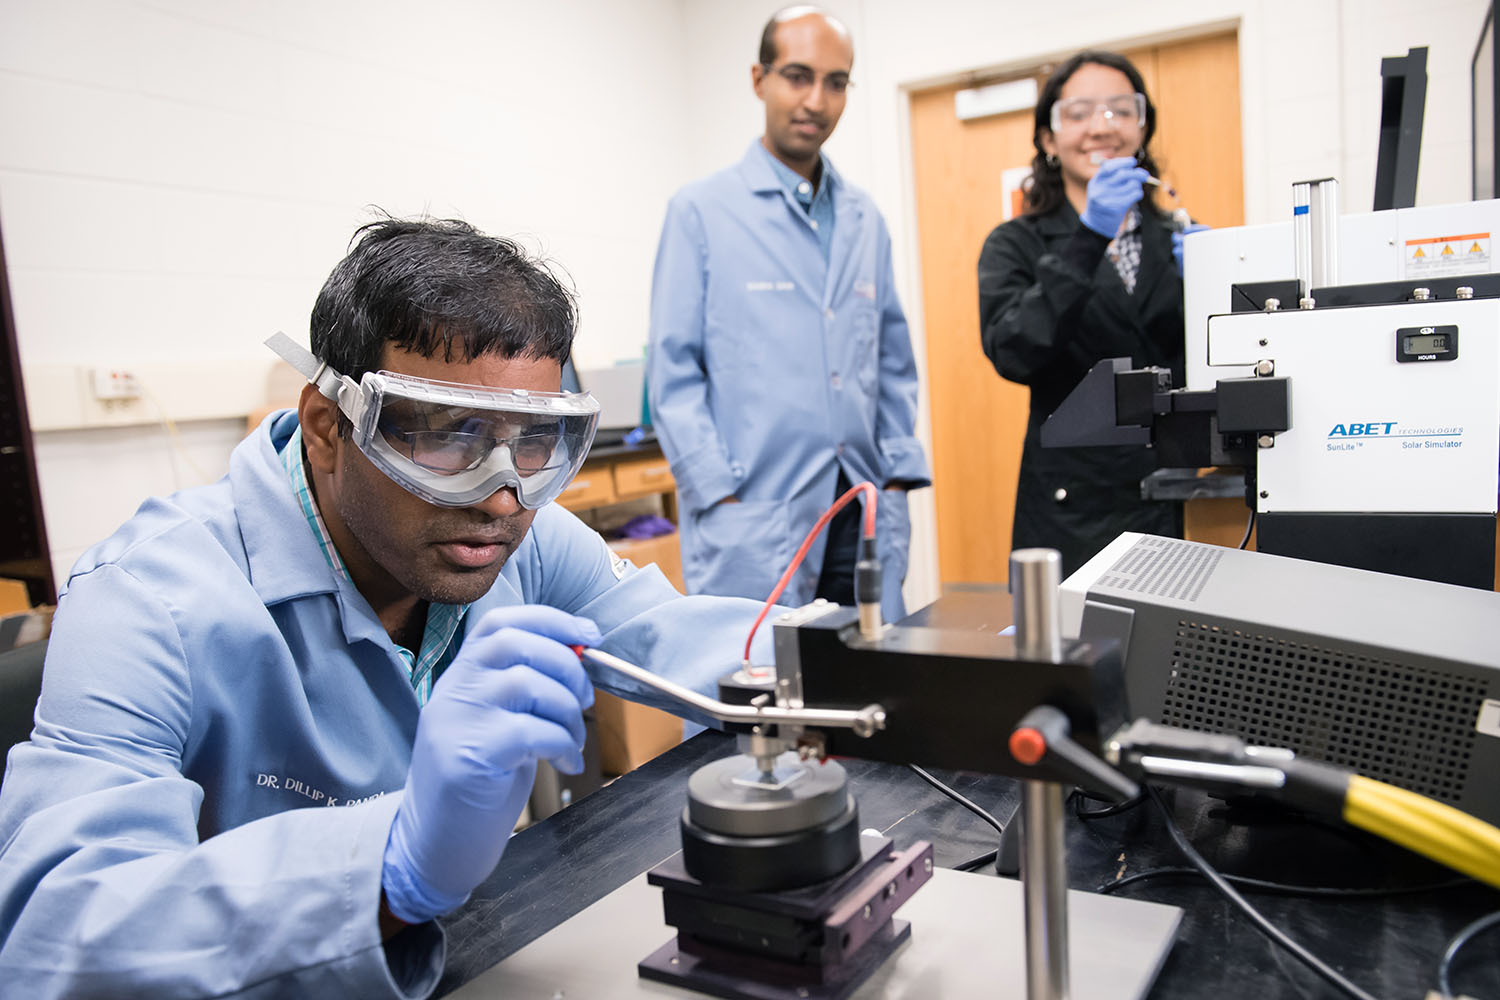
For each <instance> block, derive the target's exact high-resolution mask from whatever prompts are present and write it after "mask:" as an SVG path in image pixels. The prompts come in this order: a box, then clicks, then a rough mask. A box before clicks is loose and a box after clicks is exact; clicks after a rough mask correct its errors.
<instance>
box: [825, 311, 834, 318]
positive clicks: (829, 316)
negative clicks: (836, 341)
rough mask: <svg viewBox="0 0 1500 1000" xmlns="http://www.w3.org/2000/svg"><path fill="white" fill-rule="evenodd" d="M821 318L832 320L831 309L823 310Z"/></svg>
mask: <svg viewBox="0 0 1500 1000" xmlns="http://www.w3.org/2000/svg"><path fill="white" fill-rule="evenodd" d="M823 317H824V318H825V319H833V310H832V309H824V310H823Z"/></svg>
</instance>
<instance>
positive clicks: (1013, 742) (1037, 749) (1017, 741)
mask: <svg viewBox="0 0 1500 1000" xmlns="http://www.w3.org/2000/svg"><path fill="white" fill-rule="evenodd" d="M1046 752H1047V738H1046V737H1045V736H1043V735H1042V734H1041V733H1039V732H1038V731H1037V730H1035V729H1030V728H1027V729H1017V730H1016V731H1015V732H1013V733H1011V734H1010V755H1011V756H1012V757H1014V758H1015V759H1016V760H1018V761H1020V762H1021V763H1022V764H1025V765H1026V766H1027V767H1030V766H1031V765H1033V764H1035V763H1036V762H1037V761H1039V760H1041V759H1042V755H1043V754H1045V753H1046Z"/></svg>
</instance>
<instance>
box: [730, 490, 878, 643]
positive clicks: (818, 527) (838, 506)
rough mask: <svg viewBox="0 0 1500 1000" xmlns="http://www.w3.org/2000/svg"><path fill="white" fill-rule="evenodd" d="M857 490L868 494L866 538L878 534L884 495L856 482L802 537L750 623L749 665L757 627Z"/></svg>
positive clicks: (865, 516) (866, 499)
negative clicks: (878, 502)
mask: <svg viewBox="0 0 1500 1000" xmlns="http://www.w3.org/2000/svg"><path fill="white" fill-rule="evenodd" d="M856 493H863V494H864V495H865V512H864V529H863V537H865V538H874V537H875V502H876V500H877V499H878V498H879V496H880V491H879V490H877V489H876V488H875V484H874V483H872V482H870V481H868V480H866V481H865V482H862V483H855V484H854V485H853V486H851V487H849V489H848V491H846V492H845V493H844V495H843V496H841V497H839V498H838V499H837V500H835V501H834V502H833V506H832V507H829V508H828V509H827V510H826V511H824V512H823V516H822V517H820V518H818V523H817V524H815V525H813V526H812V530H811V531H809V532H808V533H807V537H806V538H804V539H803V540H802V547H801V548H799V549H798V550H797V554H796V555H794V556H792V563H791V565H790V566H788V567H787V568H786V572H785V573H783V574H782V576H781V580H780V582H778V583H777V584H776V589H775V590H773V591H771V596H770V597H768V598H766V605H765V607H763V608H761V609H760V614H758V615H756V616H755V624H754V625H751V626H750V634H749V635H748V636H746V637H745V666H746V667H749V665H750V643H752V642H753V641H755V630H756V629H758V628H760V623H761V622H763V621H765V619H766V615H767V613H769V612H770V610H771V608H772V607H773V606H774V605H775V604H776V599H777V598H778V597H780V596H781V592H782V591H783V590H786V585H787V584H789V583H791V582H792V574H794V573H796V572H797V567H798V566H800V565H802V558H803V557H804V556H806V555H807V550H808V549H810V548H812V543H813V539H815V538H817V537H818V533H819V532H821V531H822V530H823V529H824V528H826V527H827V526H828V522H829V521H831V520H833V515H835V514H837V513H838V512H839V511H841V510H843V509H844V506H845V505H846V504H847V503H848V502H849V501H850V500H853V499H854V495H855V494H856Z"/></svg>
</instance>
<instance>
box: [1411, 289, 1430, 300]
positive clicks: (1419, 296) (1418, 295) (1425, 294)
mask: <svg viewBox="0 0 1500 1000" xmlns="http://www.w3.org/2000/svg"><path fill="white" fill-rule="evenodd" d="M1411 297H1412V300H1413V301H1415V302H1426V301H1427V300H1428V299H1430V298H1432V289H1430V288H1413V289H1412V290H1411Z"/></svg>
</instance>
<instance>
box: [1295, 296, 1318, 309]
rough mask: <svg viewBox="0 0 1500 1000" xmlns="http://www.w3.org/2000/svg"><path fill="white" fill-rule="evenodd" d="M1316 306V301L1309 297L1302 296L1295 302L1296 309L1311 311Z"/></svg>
mask: <svg viewBox="0 0 1500 1000" xmlns="http://www.w3.org/2000/svg"><path fill="white" fill-rule="evenodd" d="M1317 304H1318V300H1317V299H1315V298H1313V297H1312V296H1311V295H1304V296H1302V298H1300V299H1298V300H1297V308H1298V309H1311V308H1313V307H1314V306H1316V305H1317Z"/></svg>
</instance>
